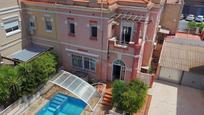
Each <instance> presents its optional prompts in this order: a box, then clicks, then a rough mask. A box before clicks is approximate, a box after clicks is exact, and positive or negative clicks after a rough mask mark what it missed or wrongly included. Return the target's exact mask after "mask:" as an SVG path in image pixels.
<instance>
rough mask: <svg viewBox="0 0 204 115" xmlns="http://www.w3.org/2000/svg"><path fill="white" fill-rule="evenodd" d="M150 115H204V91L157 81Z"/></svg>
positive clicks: (152, 90) (152, 91) (152, 92)
mask: <svg viewBox="0 0 204 115" xmlns="http://www.w3.org/2000/svg"><path fill="white" fill-rule="evenodd" d="M150 93H151V94H152V101H151V105H150V109H149V115H204V91H203V90H198V89H194V88H190V87H185V86H180V85H176V84H172V83H168V82H163V81H156V82H155V83H154V84H153V88H152V89H151V90H150Z"/></svg>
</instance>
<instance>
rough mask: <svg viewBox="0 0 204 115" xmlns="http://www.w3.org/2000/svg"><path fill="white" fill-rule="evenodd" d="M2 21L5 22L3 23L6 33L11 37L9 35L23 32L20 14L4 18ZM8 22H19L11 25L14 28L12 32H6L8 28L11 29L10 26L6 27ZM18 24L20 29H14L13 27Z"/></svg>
mask: <svg viewBox="0 0 204 115" xmlns="http://www.w3.org/2000/svg"><path fill="white" fill-rule="evenodd" d="M2 22H3V23H2V25H3V27H4V30H5V33H6V37H9V36H12V35H15V34H17V33H20V32H21V26H20V20H19V18H18V16H14V17H9V18H5V19H3V21H2ZM8 23H17V24H16V25H15V26H12V27H10V28H11V29H12V31H10V32H6V29H9V27H6V24H8ZM8 25H9V24H8ZM16 26H18V29H17V30H13V28H14V27H16Z"/></svg>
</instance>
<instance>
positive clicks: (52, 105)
mask: <svg viewBox="0 0 204 115" xmlns="http://www.w3.org/2000/svg"><path fill="white" fill-rule="evenodd" d="M57 106H59V104H55V103H50V107H53V108H57Z"/></svg>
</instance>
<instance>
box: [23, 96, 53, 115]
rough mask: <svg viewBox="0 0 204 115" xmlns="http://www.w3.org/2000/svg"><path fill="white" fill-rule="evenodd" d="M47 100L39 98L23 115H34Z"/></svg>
mask: <svg viewBox="0 0 204 115" xmlns="http://www.w3.org/2000/svg"><path fill="white" fill-rule="evenodd" d="M48 101H49V100H47V99H45V98H40V99H39V100H37V101H35V102H34V103H33V104H31V105H30V107H29V108H27V110H25V113H24V115H35V114H36V113H37V112H38V111H39V110H40V109H41V108H42V107H43V106H45V105H46V103H47V102H48Z"/></svg>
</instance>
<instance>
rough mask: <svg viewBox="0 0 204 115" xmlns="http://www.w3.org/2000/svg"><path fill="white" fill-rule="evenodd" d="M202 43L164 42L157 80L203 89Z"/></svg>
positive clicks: (188, 41)
mask: <svg viewBox="0 0 204 115" xmlns="http://www.w3.org/2000/svg"><path fill="white" fill-rule="evenodd" d="M203 65H204V42H202V41H200V40H190V39H181V38H174V39H169V40H165V42H164V45H163V48H162V52H161V57H160V60H159V67H158V76H159V79H162V80H165V81H169V82H174V83H178V84H182V85H187V86H191V87H195V88H200V89H204V77H203V76H204V72H203V71H204V66H203Z"/></svg>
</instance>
